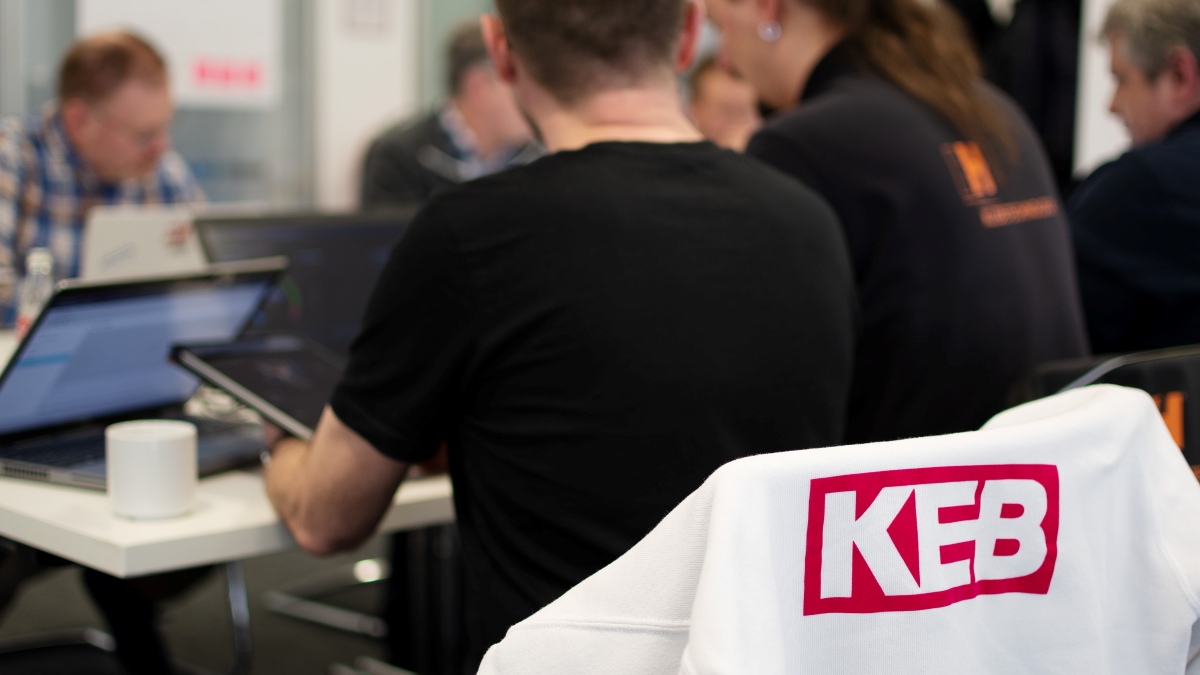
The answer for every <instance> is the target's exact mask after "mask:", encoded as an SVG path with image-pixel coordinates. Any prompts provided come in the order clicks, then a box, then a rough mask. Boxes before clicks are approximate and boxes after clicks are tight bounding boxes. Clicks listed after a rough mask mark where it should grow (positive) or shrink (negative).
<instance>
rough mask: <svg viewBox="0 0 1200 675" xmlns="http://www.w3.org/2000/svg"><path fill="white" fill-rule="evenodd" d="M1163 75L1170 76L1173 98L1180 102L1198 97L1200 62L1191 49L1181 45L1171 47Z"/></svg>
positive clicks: (1193, 100)
mask: <svg viewBox="0 0 1200 675" xmlns="http://www.w3.org/2000/svg"><path fill="white" fill-rule="evenodd" d="M1163 75H1165V76H1167V77H1169V78H1171V85H1172V89H1174V90H1175V91H1174V94H1175V98H1176V99H1177V100H1178V101H1179V102H1180V103H1181V104H1185V105H1186V104H1189V103H1193V102H1195V101H1196V100H1198V99H1200V62H1197V60H1196V55H1195V54H1193V53H1192V50H1190V49H1188V48H1187V47H1183V46H1179V47H1176V48H1175V49H1172V50H1171V56H1170V57H1169V59H1168V61H1167V68H1166V70H1165V71H1164V73H1163Z"/></svg>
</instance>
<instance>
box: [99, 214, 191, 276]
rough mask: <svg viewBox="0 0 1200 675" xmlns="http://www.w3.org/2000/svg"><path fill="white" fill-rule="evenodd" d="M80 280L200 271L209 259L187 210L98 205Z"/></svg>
mask: <svg viewBox="0 0 1200 675" xmlns="http://www.w3.org/2000/svg"><path fill="white" fill-rule="evenodd" d="M80 254H81V255H80V260H79V276H80V278H82V279H87V280H91V281H97V280H101V279H118V278H122V277H132V276H151V275H167V274H183V273H187V272H199V271H201V270H203V269H204V267H205V265H206V263H207V261H206V260H205V258H204V251H203V250H201V248H200V242H199V241H198V240H197V239H196V232H195V230H193V229H192V209H191V207H188V206H95V207H92V208H91V209H90V210H89V211H88V217H87V223H86V224H85V225H84V229H83V241H82V245H81V250H80Z"/></svg>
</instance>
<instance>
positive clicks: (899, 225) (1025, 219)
mask: <svg viewBox="0 0 1200 675" xmlns="http://www.w3.org/2000/svg"><path fill="white" fill-rule="evenodd" d="M989 95H990V96H992V97H993V98H995V100H996V101H997V105H998V106H999V107H1000V109H1001V110H1002V111H1003V112H1004V113H1005V114H1006V115H1007V117H1008V118H1009V120H1010V124H1009V127H1010V128H1011V130H1012V134H1013V136H1014V138H1013V140H1014V141H1015V142H1016V146H1017V150H1018V152H1017V153H1016V155H1015V156H1010V155H1009V154H1006V153H1004V152H1003V151H1000V152H997V153H995V154H996V155H997V156H998V157H999V158H1000V159H1001V162H1002V164H1001V165H1000V166H995V165H994V164H995V162H994V161H989V157H987V156H985V153H984V152H983V151H982V150H981V149H980V148H979V146H978V145H976V144H975V143H973V142H971V141H968V140H966V139H965V138H964V136H963V135H962V134H961V133H959V132H958V131H957V130H956V129H955V127H954V126H953V125H952V124H951V123H950V122H949V121H948V120H946V119H945V118H944V117H942V116H941V115H940V114H938V113H937V112H935V111H934V110H933V109H932V108H930V107H929V106H927V105H925V104H923V103H921V102H920V101H918V100H916V99H915V98H913V97H912V96H910V95H908V94H907V93H905V92H904V91H902V90H901V89H900V88H898V87H897V86H895V85H894V84H892V83H891V82H890V81H888V80H886V79H884V78H883V77H882V76H881V75H879V74H877V73H876V72H875V71H873V70H872V69H871V68H869V67H868V66H866V65H864V64H863V63H862V62H861V61H860V60H859V59H858V58H857V57H856V55H855V53H854V52H853V51H852V49H851V48H850V47H849V46H847V45H841V46H838V47H836V48H834V49H833V50H832V51H831V52H830V53H829V54H828V55H827V56H826V57H825V59H824V60H822V62H821V63H820V64H819V65H818V66H817V68H816V69H815V70H814V71H813V74H812V77H811V78H810V79H809V82H808V84H807V86H806V88H805V91H804V94H803V97H802V101H801V103H800V105H799V106H797V107H796V108H795V109H793V110H791V111H788V112H786V113H783V114H781V115H780V116H778V117H777V118H776V119H774V120H772V121H771V122H770V123H769V124H768V125H767V126H766V127H765V128H764V129H763V130H762V131H761V132H759V134H758V135H757V136H755V137H754V139H753V140H752V141H751V143H750V147H749V149H748V150H747V151H748V152H749V153H750V154H752V155H755V156H757V157H759V158H760V159H763V160H765V161H767V162H769V163H770V164H772V165H774V166H776V167H778V168H780V169H782V170H783V171H786V172H788V173H790V174H792V175H793V176H796V177H797V178H799V179H800V180H801V181H803V182H805V183H807V184H808V185H809V186H811V187H812V188H814V189H816V190H817V192H819V193H820V194H821V195H822V196H824V197H825V198H826V199H827V200H828V201H829V202H830V203H831V204H832V205H833V207H834V209H835V210H836V211H837V213H838V215H839V217H840V218H841V221H842V225H843V229H844V231H845V234H846V241H847V243H848V244H849V247H850V251H851V255H852V256H853V260H854V264H855V269H856V274H857V281H858V289H859V294H860V299H861V303H862V326H861V330H860V333H859V342H858V347H857V357H856V372H855V377H854V384H853V388H852V392H851V397H850V402H849V419H848V426H847V438H846V440H847V442H850V443H856V442H870V441H883V440H891V439H896V438H906V437H914V436H925V435H932V434H942V433H953V432H959V431H967V430H971V429H976V428H978V427H979V426H980V425H982V424H983V423H984V422H985V421H987V419H988V418H989V417H991V416H992V415H994V414H996V413H997V412H1000V411H1001V410H1002V409H1004V407H1005V403H1006V396H1007V392H1008V389H1009V388H1010V387H1011V386H1012V385H1013V384H1014V383H1015V382H1016V381H1017V380H1019V379H1020V378H1021V377H1023V376H1024V375H1026V374H1028V373H1029V371H1031V370H1032V369H1033V368H1034V367H1035V366H1037V365H1038V364H1040V363H1044V362H1046V361H1052V360H1058V359H1066V358H1074V357H1079V356H1084V355H1086V353H1087V341H1086V337H1085V333H1084V324H1083V317H1082V312H1081V310H1080V304H1079V296H1078V290H1077V287H1076V282H1075V272H1074V264H1073V260H1072V251H1071V241H1070V235H1069V232H1068V228H1067V223H1066V220H1065V218H1064V216H1063V213H1062V208H1061V206H1060V201H1059V197H1058V193H1057V189H1056V187H1055V183H1054V178H1053V175H1052V173H1051V171H1050V167H1049V163H1048V161H1047V159H1046V156H1045V152H1044V151H1043V150H1042V147H1041V145H1040V144H1039V141H1038V140H1037V137H1036V136H1035V135H1034V133H1033V131H1032V130H1031V129H1030V126H1029V124H1028V122H1027V121H1026V120H1025V118H1024V117H1023V116H1022V114H1021V113H1020V112H1019V111H1018V109H1017V108H1016V106H1015V105H1013V104H1012V102H1011V101H1010V100H1008V99H1007V98H1006V97H1005V96H1004V95H1003V94H1001V93H1000V92H998V91H996V90H994V89H991V88H989Z"/></svg>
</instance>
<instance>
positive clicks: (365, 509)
mask: <svg viewBox="0 0 1200 675" xmlns="http://www.w3.org/2000/svg"><path fill="white" fill-rule="evenodd" d="M281 435H282V434H281ZM407 471H408V464H405V463H404V462H397V461H396V460H393V459H389V458H388V457H385V456H384V455H383V454H381V453H380V452H379V451H377V450H376V449H375V448H374V447H372V446H371V444H370V443H368V442H367V441H366V439H364V438H363V437H362V436H359V435H358V434H357V433H356V432H355V431H354V430H353V429H351V428H350V427H348V426H346V425H345V424H343V423H342V421H341V420H339V419H338V418H337V415H335V414H334V413H333V410H332V409H330V408H326V409H325V414H324V415H322V417H321V423H320V424H319V425H317V430H316V435H315V436H314V437H313V441H312V443H311V444H308V443H305V442H303V441H300V440H297V439H295V438H285V439H283V440H281V441H279V442H278V443H277V444H276V445H275V447H274V451H273V452H272V455H271V463H270V464H269V465H267V466H266V468H265V469H264V471H263V477H264V480H265V482H266V488H267V495H268V496H269V497H270V498H271V504H272V505H274V506H275V510H276V511H278V512H279V515H280V517H282V518H283V521H284V522H285V523H286V524H287V526H288V529H289V530H291V532H292V536H294V537H295V538H296V543H298V544H300V547H301V548H303V549H304V550H306V551H308V552H309V553H314V554H316V555H328V554H332V553H337V552H339V551H346V550H350V549H353V548H355V547H357V546H358V545H360V544H362V542H364V541H366V539H367V538H368V537H370V536H371V534H373V533H374V532H375V528H376V527H377V526H378V525H379V521H380V519H382V518H383V516H384V514H385V513H387V510H388V508H389V507H390V506H391V503H392V498H393V496H394V495H395V494H396V488H397V487H399V486H400V481H402V480H404V474H405V473H406V472H407Z"/></svg>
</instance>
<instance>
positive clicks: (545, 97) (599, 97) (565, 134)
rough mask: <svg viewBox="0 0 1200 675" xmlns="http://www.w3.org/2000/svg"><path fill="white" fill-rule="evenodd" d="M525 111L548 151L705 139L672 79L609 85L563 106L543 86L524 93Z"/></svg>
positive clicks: (686, 141) (689, 141)
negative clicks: (640, 84)
mask: <svg viewBox="0 0 1200 675" xmlns="http://www.w3.org/2000/svg"><path fill="white" fill-rule="evenodd" d="M526 94H527V95H526V96H525V97H523V99H524V101H525V104H526V112H527V113H528V115H529V117H530V119H531V120H532V121H533V124H534V126H535V127H537V129H538V131H539V133H540V134H541V137H542V143H543V144H544V145H545V146H546V149H547V150H548V151H549V152H552V153H553V152H560V151H563V150H578V149H580V148H583V147H585V146H588V145H591V144H592V143H601V142H606V141H608V142H642V143H691V142H696V141H701V140H703V137H702V136H701V135H700V132H699V131H697V130H696V128H695V127H694V126H693V125H692V123H691V122H690V121H688V119H687V117H686V116H685V115H684V113H683V107H682V106H681V105H680V100H679V92H678V90H677V88H676V87H675V83H674V80H673V79H672V80H670V81H668V82H664V83H663V84H660V85H657V86H655V85H647V86H644V87H636V88H624V89H610V90H606V91H601V92H599V93H596V94H593V95H591V96H588V97H586V98H584V99H582V100H580V101H577V102H576V103H574V104H572V105H570V106H564V105H562V104H561V103H559V102H558V101H557V100H555V99H554V98H553V97H551V96H550V95H549V94H548V93H546V92H545V91H544V90H540V89H539V90H538V91H529V92H526Z"/></svg>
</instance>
